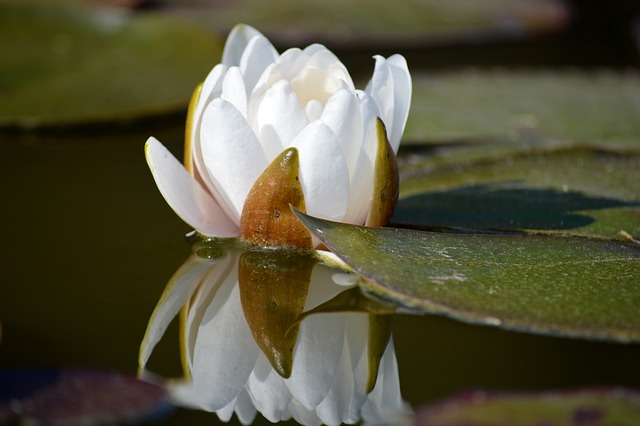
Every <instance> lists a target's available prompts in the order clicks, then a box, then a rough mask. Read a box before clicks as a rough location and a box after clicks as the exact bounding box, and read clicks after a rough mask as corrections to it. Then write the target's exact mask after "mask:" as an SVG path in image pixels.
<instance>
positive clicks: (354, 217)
mask: <svg viewBox="0 0 640 426" xmlns="http://www.w3.org/2000/svg"><path fill="white" fill-rule="evenodd" d="M357 94H358V97H359V98H360V102H359V106H360V108H361V116H362V126H363V131H364V135H363V142H362V146H361V149H360V152H359V153H358V158H357V160H356V163H355V167H354V171H353V175H352V176H351V192H350V199H349V209H348V211H347V214H346V215H345V217H344V220H343V222H346V223H353V224H356V225H363V224H364V222H365V220H366V218H367V213H368V212H369V208H370V206H371V200H372V196H373V178H374V164H375V157H376V154H377V151H378V136H377V133H376V120H377V117H378V115H379V112H378V108H377V107H376V104H375V101H374V100H373V98H372V97H371V96H369V95H368V94H366V93H365V92H362V91H357Z"/></svg>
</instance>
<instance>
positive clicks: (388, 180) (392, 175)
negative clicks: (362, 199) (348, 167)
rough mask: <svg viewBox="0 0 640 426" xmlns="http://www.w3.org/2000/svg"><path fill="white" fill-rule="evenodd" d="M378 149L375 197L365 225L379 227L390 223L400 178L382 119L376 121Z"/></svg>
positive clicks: (375, 165)
mask: <svg viewBox="0 0 640 426" xmlns="http://www.w3.org/2000/svg"><path fill="white" fill-rule="evenodd" d="M376 133H377V136H378V150H377V154H376V159H375V164H374V178H373V199H372V200H371V208H370V209H369V214H368V216H367V220H366V222H365V226H371V227H375V228H379V227H381V226H385V225H386V224H387V223H389V219H390V218H391V215H392V214H393V209H394V208H395V207H396V203H397V202H398V194H399V190H400V180H399V175H398V163H397V161H396V155H395V153H394V152H393V148H391V145H390V144H389V139H388V138H387V129H386V128H385V126H384V123H383V122H382V120H380V119H379V118H378V120H377V122H376Z"/></svg>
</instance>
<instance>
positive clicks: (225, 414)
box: [196, 397, 238, 423]
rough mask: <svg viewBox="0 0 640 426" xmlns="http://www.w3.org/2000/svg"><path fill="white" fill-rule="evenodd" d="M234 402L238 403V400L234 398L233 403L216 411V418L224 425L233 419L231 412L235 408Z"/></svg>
mask: <svg viewBox="0 0 640 426" xmlns="http://www.w3.org/2000/svg"><path fill="white" fill-rule="evenodd" d="M236 402H238V398H237V397H236V398H234V399H233V401H231V402H229V403H228V404H227V405H225V406H224V407H222V408H221V409H219V410H216V414H217V415H218V418H219V419H220V420H222V421H223V422H225V423H228V422H229V421H230V420H231V417H233V410H235V408H236ZM196 408H197V407H196Z"/></svg>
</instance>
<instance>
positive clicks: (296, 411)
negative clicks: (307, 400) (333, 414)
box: [287, 399, 322, 426]
mask: <svg viewBox="0 0 640 426" xmlns="http://www.w3.org/2000/svg"><path fill="white" fill-rule="evenodd" d="M287 412H289V413H291V416H292V417H293V418H294V419H295V420H296V422H298V423H300V424H301V425H305V426H320V425H321V424H322V420H320V418H319V417H318V415H317V414H316V410H315V407H314V409H311V410H310V409H307V408H305V407H304V406H303V405H302V404H300V402H298V401H296V400H295V399H294V400H292V401H291V403H290V404H289V406H288V407H287Z"/></svg>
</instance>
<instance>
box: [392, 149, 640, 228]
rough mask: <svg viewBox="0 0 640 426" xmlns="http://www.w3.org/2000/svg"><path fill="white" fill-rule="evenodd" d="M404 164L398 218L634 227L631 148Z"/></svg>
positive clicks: (639, 195)
mask: <svg viewBox="0 0 640 426" xmlns="http://www.w3.org/2000/svg"><path fill="white" fill-rule="evenodd" d="M425 163H428V160H426V161H425ZM403 171H404V179H403V181H402V186H401V188H402V198H401V200H400V202H399V203H398V206H397V209H396V212H395V215H394V217H393V219H392V222H393V223H394V224H397V225H403V226H407V225H419V226H427V227H462V228H472V229H479V228H482V229H486V228H491V229H503V230H504V229H510V230H514V229H536V230H555V231H566V232H571V233H577V234H584V235H592V236H599V237H609V238H611V237H614V236H615V235H617V234H618V233H619V232H620V231H621V230H624V231H626V232H627V233H629V234H631V235H633V236H638V235H640V185H639V184H638V182H640V155H638V154H637V153H633V152H626V153H623V152H620V153H617V152H607V151H601V150H594V149H577V148H576V149H569V150H557V151H547V152H544V151H542V152H538V153H531V154H528V155H516V156H507V157H506V158H502V159H496V160H491V161H489V160H487V161H481V162H480V161H479V162H474V163H471V164H460V165H458V166H457V167H433V166H432V165H429V164H424V165H422V166H420V165H419V163H418V162H416V163H415V164H413V165H412V166H408V167H406V168H405V169H404V170H403Z"/></svg>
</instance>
